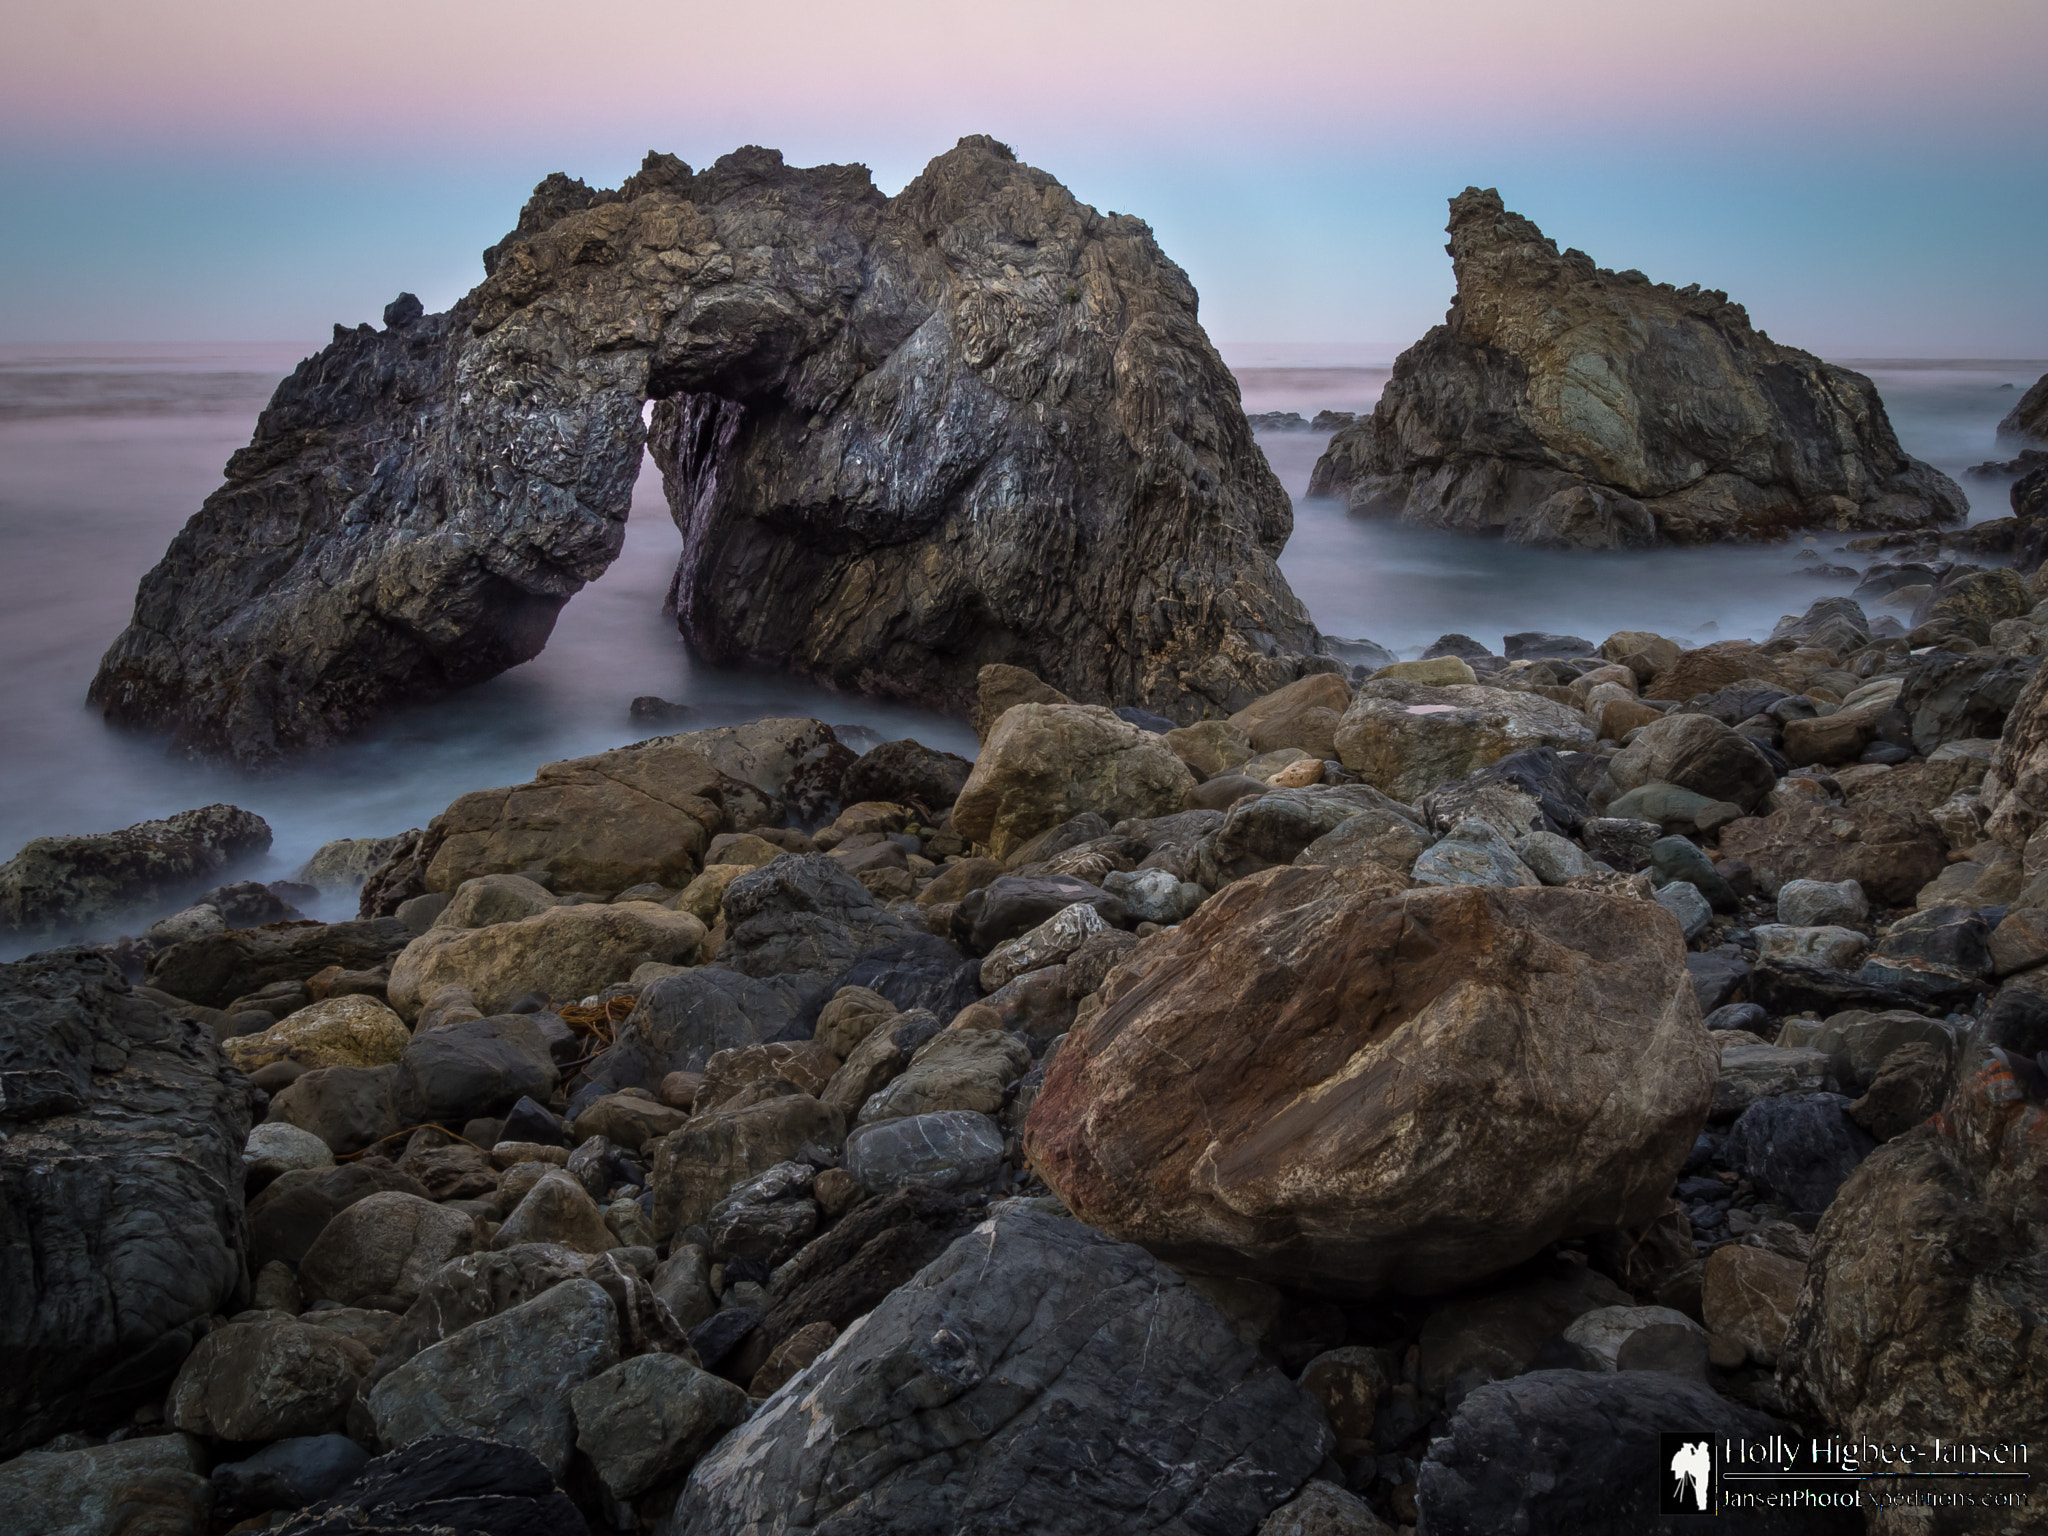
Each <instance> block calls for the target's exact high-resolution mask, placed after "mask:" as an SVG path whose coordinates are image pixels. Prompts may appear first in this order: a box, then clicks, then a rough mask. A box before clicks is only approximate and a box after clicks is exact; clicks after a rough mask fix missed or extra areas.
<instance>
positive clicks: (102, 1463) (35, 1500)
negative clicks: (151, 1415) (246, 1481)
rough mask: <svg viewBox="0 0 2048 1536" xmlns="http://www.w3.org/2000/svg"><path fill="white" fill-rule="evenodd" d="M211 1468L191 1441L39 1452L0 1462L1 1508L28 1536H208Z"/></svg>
mask: <svg viewBox="0 0 2048 1536" xmlns="http://www.w3.org/2000/svg"><path fill="white" fill-rule="evenodd" d="M205 1465H206V1453H205V1450H204V1449H203V1448H202V1447H201V1445H200V1444H199V1442H198V1441H197V1440H194V1439H193V1438H192V1437H191V1436H189V1435H144V1436H139V1437H136V1438H132V1439H127V1440H121V1441H117V1442H115V1443H114V1444H111V1445H92V1446H82V1447H79V1448H78V1449H75V1450H68V1451H31V1452H29V1453H28V1454H27V1455H25V1456H17V1457H15V1458H14V1459H13V1460H11V1461H5V1462H0V1509H4V1510H5V1511H6V1516H5V1519H6V1525H7V1528H8V1530H10V1531H20V1532H23V1533H25V1536H26V1533H28V1532H33V1533H35V1536H203V1533H205V1532H207V1531H208V1530H209V1529H211V1527H212V1521H211V1518H210V1517H211V1514H212V1510H213V1485H212V1484H211V1483H210V1482H208V1481H207V1479H206V1476H205V1474H204V1473H203V1472H202V1471H201V1468H203V1467H204V1466H205Z"/></svg>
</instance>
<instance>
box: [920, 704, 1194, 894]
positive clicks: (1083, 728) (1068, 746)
mask: <svg viewBox="0 0 2048 1536" xmlns="http://www.w3.org/2000/svg"><path fill="white" fill-rule="evenodd" d="M1194 787H1195V776H1194V775H1193V774H1192V773H1190V772H1189V771H1188V768H1187V765H1186V764H1185V763H1183V762H1182V761H1181V760H1180V759H1179V758H1178V757H1175V756H1174V755H1173V751H1172V749H1171V748H1169V747H1168V746H1167V745H1166V743H1165V742H1164V741H1162V740H1161V739H1160V738H1159V737H1157V736H1154V735H1153V734H1152V733H1151V732H1149V731H1142V730H1140V729H1138V727H1137V726H1135V725H1132V724H1131V723H1130V722H1129V721H1127V720H1123V719H1121V718H1119V717H1118V716H1117V715H1116V714H1115V713H1114V712H1113V711H1111V710H1107V709H1104V708H1101V707H1100V706H1099V705H1090V704H1020V705H1017V706H1016V707H1014V708H1012V709H1010V710H1008V711H1007V712H1005V713H1004V715H1003V717H1002V718H1001V719H1000V720H998V721H997V722H996V724H995V727H994V729H993V730H991V731H990V732H989V736H988V740H987V741H986V742H985V743H983V745H982V749H981V756H980V757H979V758H977V759H976V760H975V764H974V772H973V774H972V775H970V776H969V778H968V780H967V787H966V788H965V789H963V790H961V791H960V798H959V799H958V800H956V801H954V802H953V830H954V831H955V832H957V833H958V834H959V835H960V836H962V837H964V838H967V839H969V840H971V841H973V842H976V843H985V844H987V845H988V848H989V851H990V852H991V853H992V854H994V855H995V857H997V858H999V859H1004V858H1008V857H1009V855H1010V854H1011V853H1012V852H1013V851H1014V850H1016V849H1018V848H1021V847H1023V845H1024V844H1026V843H1028V842H1029V841H1031V839H1032V838H1034V837H1036V836H1037V835H1038V834H1039V833H1041V832H1045V831H1049V830H1050V829H1051V828H1053V827H1056V826H1058V825H1059V824H1060V823H1061V822H1063V821H1067V820H1069V819H1071V818H1073V817H1075V816H1079V815H1080V814H1081V813H1082V812H1084V811H1093V812H1095V813H1096V814H1097V815H1099V816H1101V817H1103V818H1104V820H1106V821H1110V822H1116V821H1121V820H1123V819H1124V818H1126V817H1133V818H1144V817H1152V816H1166V815H1170V814H1172V813H1173V812H1175V811H1177V810H1179V809H1180V808H1181V802H1182V800H1183V799H1184V798H1185V796H1186V795H1187V792H1188V791H1189V790H1191V789H1193V788H1194Z"/></svg>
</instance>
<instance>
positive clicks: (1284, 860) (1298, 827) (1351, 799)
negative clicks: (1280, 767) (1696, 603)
mask: <svg viewBox="0 0 2048 1536" xmlns="http://www.w3.org/2000/svg"><path fill="white" fill-rule="evenodd" d="M1367 811H1379V812H1382V813H1384V814H1387V815H1394V816H1398V817H1400V818H1402V819H1403V820H1405V821H1409V822H1412V823H1414V825H1415V830H1416V832H1417V833H1418V834H1420V833H1421V832H1422V830H1423V826H1422V822H1421V820H1420V819H1419V818H1418V817H1417V816H1416V814H1415V812H1414V811H1413V810H1411V809H1410V808H1409V807H1408V806H1406V805H1403V804H1402V803H1401V802H1400V801H1398V800H1395V799H1392V798H1390V797H1389V796H1386V795H1383V794H1381V793H1380V792H1379V791H1378V790H1376V789H1374V788H1372V787H1371V786H1370V785H1367V784H1344V785H1339V786H1335V787H1330V786H1326V785H1321V784H1312V785H1309V786H1307V787H1306V788H1303V789H1276V790H1274V791H1272V792H1271V793H1270V794H1264V795H1260V796H1259V797H1258V798H1256V799H1247V800H1240V801H1239V802H1238V803H1237V804H1235V805H1233V806H1232V807H1231V808H1230V809H1229V810H1227V811H1225V812H1224V813H1223V825H1222V826H1221V827H1219V828H1217V830H1216V835H1215V840H1214V842H1212V843H1211V845H1210V857H1211V858H1212V859H1213V860H1214V862H1215V867H1216V871H1217V873H1218V874H1219V875H1220V876H1222V877H1224V878H1226V879H1234V878H1237V877H1240V876H1243V875H1249V874H1254V873H1256V872H1257V871H1259V870H1262V869H1271V868H1272V867H1273V866H1274V865H1275V864H1292V863H1293V862H1294V859H1295V855H1297V854H1298V853H1300V852H1301V850H1302V849H1304V848H1306V847H1307V846H1308V845H1309V844H1310V843H1312V842H1314V841H1315V840H1316V839H1317V838H1319V837H1321V836H1323V835H1324V834H1325V833H1327V832H1334V831H1336V830H1337V828H1338V827H1340V826H1342V825H1343V824H1344V823H1345V822H1347V821H1349V820H1350V819H1351V818H1352V817H1354V816H1357V815H1361V814H1363V813H1364V812H1367Z"/></svg>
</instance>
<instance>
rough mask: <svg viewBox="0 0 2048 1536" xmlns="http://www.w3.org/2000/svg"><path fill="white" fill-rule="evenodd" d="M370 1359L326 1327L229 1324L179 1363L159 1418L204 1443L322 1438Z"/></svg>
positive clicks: (334, 1425)
mask: <svg viewBox="0 0 2048 1536" xmlns="http://www.w3.org/2000/svg"><path fill="white" fill-rule="evenodd" d="M375 1358H376V1357H375V1356H374V1355H373V1354H371V1352H370V1351H369V1350H368V1349H366V1348H365V1347H364V1346H362V1345H361V1344H358V1343H357V1342H356V1341H355V1340H354V1339H351V1338H349V1337H348V1336H347V1335H346V1334H343V1333H339V1332H337V1331H335V1330H334V1329H332V1328H319V1327H315V1326H313V1325H311V1324H308V1323H300V1322H292V1321H289V1320H284V1319H265V1320H263V1321H252V1322H235V1323H229V1324H227V1325H226V1326H225V1327H222V1328H216V1329H214V1330H213V1332H211V1333H209V1334H208V1335H207V1336H206V1337H205V1338H203V1339H201V1340H200V1341H199V1344H198V1347H197V1348H195V1349H194V1350H193V1351H192V1353H191V1354H189V1355H187V1356H186V1357H185V1363H184V1365H183V1366H182V1367H181V1368H180V1369H179V1371H178V1379H177V1380H176V1381H175V1382H173V1383H172V1384H171V1395H170V1398H169V1400H168V1401H167V1402H166V1403H165V1404H164V1416H165V1417H166V1418H167V1419H169V1421H170V1422H171V1424H172V1425H173V1427H175V1428H178V1429H182V1430H184V1431H186V1432H187V1433H188V1434H194V1435H199V1436H201V1437H203V1438H205V1439H208V1440H243V1441H250V1440H254V1441H269V1440H282V1439H284V1438H286V1437H287V1436H292V1435H324V1434H328V1433H330V1432H333V1431H337V1430H339V1429H340V1428H341V1427H342V1420H343V1417H344V1415H346V1414H347V1412H348V1406H349V1404H350V1403H352V1402H353V1401H355V1395H356V1383H357V1382H359V1381H361V1380H362V1379H363V1377H364V1376H365V1375H366V1374H367V1373H368V1372H369V1369H370V1366H371V1364H372V1363H373V1362H374V1361H375Z"/></svg>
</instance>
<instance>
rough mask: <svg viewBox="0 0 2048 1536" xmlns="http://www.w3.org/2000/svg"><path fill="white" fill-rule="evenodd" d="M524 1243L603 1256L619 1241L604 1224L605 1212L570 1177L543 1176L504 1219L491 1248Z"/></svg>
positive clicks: (554, 1172)
mask: <svg viewBox="0 0 2048 1536" xmlns="http://www.w3.org/2000/svg"><path fill="white" fill-rule="evenodd" d="M523 1243H549V1244H553V1245H554V1246H556V1247H560V1248H567V1249H569V1250H570V1251H571V1252H573V1253H603V1252H604V1251H605V1250H606V1249H608V1248H612V1247H616V1246H617V1243H618V1240H617V1239H616V1238H615V1237H613V1236H612V1233H611V1229H610V1228H609V1227H607V1226H606V1225H605V1224H604V1212H603V1211H601V1210H599V1209H598V1206H597V1202H596V1201H595V1200H593V1199H591V1198H590V1196H589V1195H588V1194H587V1193H585V1191H584V1188H583V1186H582V1185H581V1184H579V1183H577V1182H576V1180H575V1179H573V1178H571V1177H570V1176H569V1175H568V1174H566V1173H562V1172H559V1171H555V1170H550V1171H549V1172H547V1173H544V1174H542V1175H541V1176H540V1179H539V1181H538V1182H537V1183H536V1184H535V1185H534V1186H533V1188H531V1189H529V1190H528V1191H527V1192H526V1194H525V1195H524V1196H523V1197H522V1198H521V1199H520V1201H519V1204H518V1205H517V1206H516V1207H515V1208H514V1209H513V1211H512V1214H511V1215H509V1216H507V1217H506V1218H505V1224H504V1225H503V1226H502V1227H500V1228H498V1235H497V1236H496V1237H494V1238H492V1239H491V1247H492V1248H494V1249H498V1250H500V1251H502V1250H504V1249H507V1248H514V1247H517V1246H519V1245H520V1244H523Z"/></svg>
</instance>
